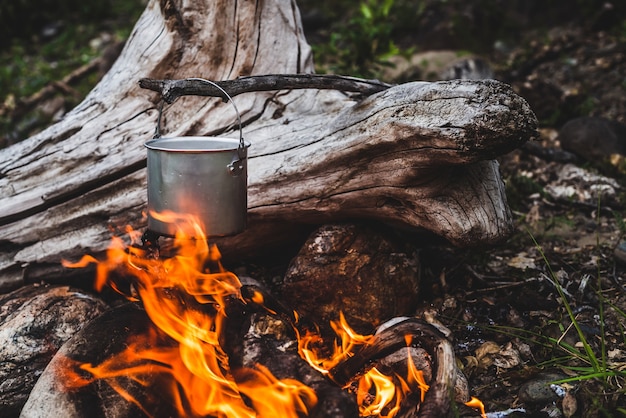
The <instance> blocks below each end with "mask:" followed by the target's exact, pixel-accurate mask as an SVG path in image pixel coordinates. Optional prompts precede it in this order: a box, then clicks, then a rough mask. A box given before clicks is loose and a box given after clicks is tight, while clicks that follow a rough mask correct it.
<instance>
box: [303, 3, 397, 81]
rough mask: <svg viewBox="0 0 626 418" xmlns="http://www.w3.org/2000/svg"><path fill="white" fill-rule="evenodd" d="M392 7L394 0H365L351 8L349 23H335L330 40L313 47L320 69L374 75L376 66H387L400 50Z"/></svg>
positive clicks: (362, 75) (364, 75) (365, 75)
mask: <svg viewBox="0 0 626 418" xmlns="http://www.w3.org/2000/svg"><path fill="white" fill-rule="evenodd" d="M393 6H394V0H363V1H362V2H361V3H360V4H359V6H358V9H356V10H355V9H353V10H350V12H349V14H350V16H351V17H350V18H349V19H348V21H347V24H343V22H338V23H339V24H335V25H333V27H332V33H331V35H330V39H329V42H328V43H326V44H320V45H317V46H315V45H314V46H313V48H314V51H315V54H316V57H319V58H320V61H321V62H323V63H324V64H323V67H325V68H322V69H321V70H322V71H324V70H327V71H328V72H333V73H339V74H350V75H354V76H361V77H371V76H373V75H374V74H375V67H376V66H377V65H387V64H388V61H387V60H388V58H389V57H390V56H392V55H395V54H398V53H399V52H400V49H399V48H398V47H397V46H396V44H395V43H394V41H393V39H392V29H393V20H392V19H391V12H392V8H393Z"/></svg>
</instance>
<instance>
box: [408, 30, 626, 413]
mask: <svg viewBox="0 0 626 418" xmlns="http://www.w3.org/2000/svg"><path fill="white" fill-rule="evenodd" d="M625 64H626V45H625V44H624V42H623V39H622V40H619V39H618V38H616V37H613V36H611V35H609V34H607V33H605V32H602V31H598V32H594V33H589V32H585V31H584V30H583V29H581V28H580V27H574V26H568V27H567V26H566V27H561V28H556V29H554V30H552V31H550V32H549V33H548V34H547V38H546V39H544V40H543V41H541V42H538V41H531V42H529V43H528V44H527V45H526V49H519V50H516V51H512V52H511V53H510V54H509V55H507V57H506V59H504V60H501V61H497V62H495V67H496V68H497V69H496V77H498V78H500V79H501V80H503V81H506V82H508V83H510V84H512V85H513V87H514V88H515V89H516V91H517V92H518V93H519V94H520V95H522V97H525V98H526V99H527V100H528V102H529V104H530V105H531V107H532V108H533V110H534V111H535V112H536V114H537V116H538V119H539V120H540V123H541V137H540V139H539V141H537V143H535V144H534V145H535V146H540V147H541V148H540V149H542V150H552V151H556V152H557V153H558V152H560V151H561V148H560V144H559V137H558V130H559V129H560V127H561V126H562V125H563V124H564V123H565V122H567V120H568V119H570V118H573V117H576V116H581V115H586V116H601V117H605V118H608V119H611V120H616V121H621V122H624V121H625V120H626V106H625V104H626V94H625V93H626V87H625V82H626V65H625ZM621 141H626V137H622V138H621ZM533 154H537V153H536V152H534V153H533V152H532V151H531V150H530V149H529V148H522V149H519V150H516V151H515V152H512V153H511V154H509V155H506V156H503V157H502V158H500V162H501V171H502V176H503V179H504V180H505V182H506V185H507V195H508V199H509V203H510V205H511V208H512V211H513V214H514V218H515V222H516V230H515V233H514V234H513V236H511V237H510V238H509V239H508V240H507V241H506V242H503V243H502V244H501V245H498V246H495V247H493V248H484V249H470V250H459V249H453V248H450V247H446V246H443V247H436V248H429V249H425V257H424V259H425V260H435V261H434V262H431V263H429V265H427V266H426V269H427V272H426V274H425V275H424V279H423V280H426V283H424V282H423V283H422V288H423V289H425V290H426V291H425V292H424V294H423V300H422V303H423V305H422V307H421V308H420V311H421V312H426V313H430V314H431V315H433V314H434V315H435V316H436V317H437V318H438V319H439V320H440V321H441V322H442V323H443V324H445V325H446V326H447V327H449V328H450V329H451V330H452V332H453V335H454V338H455V344H456V349H457V355H458V357H459V358H460V359H461V362H462V364H463V367H464V371H465V373H466V375H467V376H468V378H469V382H470V387H471V390H472V392H473V394H474V395H475V396H477V397H479V398H480V399H482V400H483V401H484V403H485V405H486V409H487V411H488V412H492V413H494V415H492V416H505V415H506V416H533V417H543V416H545V417H560V416H565V417H569V416H580V417H609V416H626V344H625V342H626V337H625V335H624V329H625V327H626V316H625V314H624V313H625V312H626V267H625V265H624V263H623V262H620V257H619V256H620V254H617V256H616V254H615V248H616V247H617V246H618V245H619V244H620V243H621V242H622V240H623V239H624V232H626V230H625V229H624V203H625V201H624V197H625V195H624V193H623V191H624V179H625V177H624V172H623V171H622V169H621V168H620V161H621V160H620V157H618V156H614V159H613V164H611V163H610V162H608V161H605V162H599V161H588V160H585V159H582V158H577V159H576V160H574V162H573V163H572V162H567V163H565V162H557V161H553V158H551V157H550V155H553V154H550V153H544V154H543V157H542V158H540V157H537V156H535V155H533ZM557 159H558V158H557ZM599 190H602V192H598V191H599ZM587 350H588V351H587ZM591 353H593V354H591ZM594 356H595V357H594ZM554 382H557V383H556V385H552V386H550V385H551V384H552V383H554ZM558 382H560V383H558ZM503 411H504V412H503ZM522 411H524V412H522ZM459 412H460V414H461V415H465V414H466V413H468V412H467V411H465V410H462V411H459ZM496 412H502V414H501V415H496V414H495V413H496ZM469 414H470V415H471V413H469Z"/></svg>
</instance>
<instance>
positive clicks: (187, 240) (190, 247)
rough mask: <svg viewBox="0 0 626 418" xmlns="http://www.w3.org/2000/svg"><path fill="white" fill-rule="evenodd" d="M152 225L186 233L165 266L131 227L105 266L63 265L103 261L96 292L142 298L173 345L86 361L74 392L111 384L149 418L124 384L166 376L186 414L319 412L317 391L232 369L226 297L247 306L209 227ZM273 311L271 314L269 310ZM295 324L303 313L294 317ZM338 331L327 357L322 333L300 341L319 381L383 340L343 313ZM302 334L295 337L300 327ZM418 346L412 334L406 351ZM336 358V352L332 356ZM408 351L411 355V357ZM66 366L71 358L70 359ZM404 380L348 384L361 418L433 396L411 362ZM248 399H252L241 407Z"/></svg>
mask: <svg viewBox="0 0 626 418" xmlns="http://www.w3.org/2000/svg"><path fill="white" fill-rule="evenodd" d="M151 216H154V217H155V219H160V220H162V221H164V222H169V223H175V224H176V225H178V226H180V228H179V232H178V233H177V234H176V237H175V239H174V247H175V249H176V251H175V255H174V256H173V257H171V258H167V259H154V258H151V257H150V256H149V254H148V252H147V251H146V250H145V249H143V248H141V246H138V245H136V244H139V238H140V233H138V232H137V231H133V230H132V229H130V228H128V229H127V233H128V235H129V236H130V241H131V245H130V246H127V245H126V244H125V243H124V242H123V240H122V239H120V238H113V240H112V243H111V246H110V247H109V249H108V250H107V255H106V258H105V259H104V260H102V261H99V260H97V259H95V258H94V257H91V256H84V257H83V258H82V259H81V260H79V261H78V262H76V263H69V262H66V261H64V262H63V265H64V266H66V267H85V266H87V265H89V264H96V281H95V288H96V289H97V290H98V291H100V290H102V289H103V288H104V286H105V285H108V286H110V287H112V288H113V289H115V290H116V291H118V292H120V293H122V294H124V295H125V296H127V297H128V298H129V299H133V300H141V301H142V303H143V306H144V308H145V310H146V312H147V314H148V316H149V317H150V319H151V320H152V322H153V323H154V324H155V325H156V326H157V328H158V330H159V332H161V333H162V334H163V335H167V336H168V337H169V338H171V340H173V341H175V344H174V345H172V344H171V343H170V344H163V341H160V340H159V338H161V340H162V339H163V337H162V335H161V337H159V335H160V334H159V335H157V332H156V331H155V332H154V333H151V334H150V335H147V336H143V337H136V338H135V339H134V340H133V341H129V342H128V348H127V349H126V350H125V351H123V352H122V353H119V354H118V355H115V356H113V357H111V358H109V359H107V360H106V361H104V362H102V363H101V364H98V365H91V364H82V365H80V366H79V367H78V368H72V367H70V366H68V367H67V368H66V369H67V370H65V373H66V375H65V376H64V377H65V381H66V382H67V384H66V388H67V389H68V390H71V389H75V388H78V387H80V386H83V385H87V384H89V383H91V382H93V381H94V380H97V379H104V380H105V381H106V382H107V383H109V384H110V385H111V386H112V387H113V388H114V389H115V390H116V391H117V392H118V393H119V394H120V395H121V396H123V397H124V398H125V399H126V400H127V401H129V402H132V403H133V404H135V405H137V406H138V407H139V408H142V410H144V412H146V413H147V411H146V410H145V409H144V408H143V406H142V405H141V402H140V401H139V400H137V399H135V398H134V397H133V396H132V395H131V394H130V393H128V392H127V391H126V389H124V387H123V386H122V385H121V384H120V383H119V382H118V379H120V378H122V379H131V380H133V381H134V382H136V383H138V384H140V385H148V384H150V379H151V376H154V375H155V374H161V375H166V376H169V377H170V379H171V380H172V381H171V384H170V385H169V387H170V389H169V390H170V396H171V399H172V401H173V404H174V405H175V406H176V408H177V410H178V412H179V414H180V415H181V416H190V415H194V416H206V415H210V416H216V417H242V418H247V417H257V416H258V417H275V416H279V417H297V416H302V415H306V414H307V411H308V410H309V409H310V408H312V407H313V406H315V404H316V403H317V397H316V395H315V392H314V391H313V390H312V389H310V388H309V387H307V386H305V385H304V384H302V383H300V382H298V381H296V380H293V379H282V380H279V379H277V378H275V377H274V376H273V375H272V374H271V372H270V371H269V370H267V369H266V368H265V367H263V366H261V365H257V366H256V369H237V370H231V369H230V368H229V363H228V356H227V354H226V353H225V352H224V351H223V349H222V347H221V346H220V342H219V337H220V335H222V328H223V323H224V320H225V311H224V309H225V306H226V299H227V298H238V299H241V300H243V298H242V296H241V293H240V289H241V283H240V281H239V279H238V278H237V276H235V275H234V274H233V273H231V272H228V271H226V270H224V268H223V266H222V264H221V262H220V259H221V255H220V253H219V250H218V249H217V247H216V246H215V245H209V244H208V243H207V241H206V239H205V234H204V231H203V228H202V226H201V224H200V223H199V222H197V220H196V219H195V218H194V217H191V216H182V215H178V214H174V213H160V214H156V213H154V214H152V213H151ZM112 273H116V275H118V276H122V277H132V282H133V285H134V286H135V288H136V289H135V290H136V292H137V294H138V298H133V297H131V296H130V295H127V294H126V293H128V292H123V291H122V290H121V289H120V288H119V287H118V285H117V284H116V283H115V282H114V281H112V280H110V277H112V276H113V274H112ZM251 300H252V301H253V302H254V303H257V304H259V305H262V304H263V302H264V300H263V294H261V293H260V292H254V294H253V295H252V297H251ZM268 312H270V313H272V312H273V311H271V310H270V309H269V308H268ZM294 318H296V321H297V320H298V313H297V312H295V311H294ZM331 327H332V329H333V330H334V332H335V334H336V336H337V337H336V338H335V340H334V341H333V342H332V348H331V349H330V350H327V347H326V344H324V342H323V341H322V338H321V336H319V335H317V334H315V333H313V332H310V331H309V332H307V333H306V334H305V335H298V351H299V353H300V355H301V357H302V358H303V359H305V360H306V361H307V362H308V363H309V364H310V365H311V366H312V367H313V368H315V369H316V370H318V371H319V372H320V373H322V374H328V370H331V369H332V368H333V367H335V366H337V365H338V364H339V363H340V362H342V361H344V360H345V359H346V358H348V357H350V356H352V355H353V353H355V352H356V351H357V350H358V349H359V347H361V346H364V345H368V344H372V343H373V342H374V341H375V339H376V336H374V335H360V334H358V333H356V332H355V331H354V330H353V329H352V328H351V327H350V326H349V325H348V323H347V321H346V319H345V316H344V315H343V313H340V316H339V320H338V321H332V322H331ZM296 332H298V330H296ZM410 344H411V339H410V336H407V338H406V345H407V347H409V346H410ZM328 351H330V354H328ZM407 351H408V352H409V350H407ZM68 361H69V360H68ZM407 362H408V367H407V371H406V376H405V377H404V378H403V377H401V376H398V375H394V376H386V375H384V374H383V373H381V372H380V371H379V370H378V369H376V368H371V369H370V370H369V371H367V373H365V374H364V375H363V376H361V377H360V378H359V380H358V381H357V382H356V383H355V384H354V385H350V386H351V387H354V386H356V390H355V392H356V397H357V401H358V404H359V412H360V414H361V416H379V417H388V418H391V417H393V416H394V415H396V413H397V412H398V411H399V409H400V405H401V402H402V400H403V399H404V398H405V396H406V395H407V394H408V393H411V392H415V391H417V390H419V391H420V393H421V399H422V401H423V400H424V394H425V393H426V391H427V390H428V388H429V387H428V385H427V384H426V382H425V380H424V377H423V374H422V372H421V371H420V370H418V369H417V368H416V367H415V365H414V363H413V361H412V360H411V355H410V352H409V355H408V360H407ZM244 399H245V401H244Z"/></svg>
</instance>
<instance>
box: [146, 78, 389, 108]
mask: <svg viewBox="0 0 626 418" xmlns="http://www.w3.org/2000/svg"><path fill="white" fill-rule="evenodd" d="M214 83H215V84H217V85H218V86H220V87H221V88H223V89H224V90H226V92H227V93H228V94H229V95H230V96H236V95H238V94H242V93H250V92H255V91H273V90H294V89H317V90H340V91H349V92H355V93H360V94H362V95H364V96H369V95H370V94H374V93H377V92H379V91H383V90H386V89H388V88H389V87H391V86H392V85H391V84H387V83H382V82H380V81H378V80H364V79H361V78H355V77H347V76H341V75H318V74H268V75H257V76H249V77H239V78H237V79H235V80H223V81H214ZM139 86H140V87H141V88H144V89H148V90H153V91H156V92H157V93H160V94H161V96H162V97H163V100H165V101H166V102H167V103H172V102H173V101H174V100H176V99H177V98H179V97H180V96H189V95H193V96H212V97H221V98H223V99H225V100H226V99H227V98H226V97H224V94H223V93H222V92H221V91H220V90H219V89H217V88H216V87H215V86H213V85H211V84H209V83H206V82H204V81H203V80H202V79H200V78H186V79H182V80H154V79H150V78H142V79H141V80H139Z"/></svg>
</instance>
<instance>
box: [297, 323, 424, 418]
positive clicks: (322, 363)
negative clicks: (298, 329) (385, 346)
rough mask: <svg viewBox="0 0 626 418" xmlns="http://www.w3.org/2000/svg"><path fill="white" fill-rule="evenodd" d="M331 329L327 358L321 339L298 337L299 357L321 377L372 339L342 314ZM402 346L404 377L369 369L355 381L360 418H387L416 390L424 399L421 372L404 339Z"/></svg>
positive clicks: (310, 336)
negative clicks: (330, 343)
mask: <svg viewBox="0 0 626 418" xmlns="http://www.w3.org/2000/svg"><path fill="white" fill-rule="evenodd" d="M331 327H332V329H333V330H334V332H335V334H336V335H337V338H336V339H335V341H334V344H333V349H332V352H331V353H330V354H329V355H326V354H325V351H324V347H323V341H322V338H321V337H320V336H319V335H318V334H316V333H312V332H308V333H307V334H305V335H304V336H302V337H300V338H298V340H299V352H300V356H301V357H302V358H304V359H305V360H306V361H307V362H308V363H309V364H310V365H311V366H312V367H313V368H315V369H316V370H318V371H320V372H321V373H322V374H328V371H329V370H331V369H332V368H333V367H335V366H336V365H338V364H339V363H341V362H342V361H343V360H345V359H346V358H348V357H350V356H351V355H353V353H354V352H355V351H356V350H357V349H358V348H359V347H361V346H364V345H368V344H372V343H373V342H374V341H375V339H376V336H375V335H360V334H358V333H356V332H355V331H354V330H353V329H352V328H350V326H349V325H348V323H347V321H346V319H345V316H344V314H343V312H340V313H339V320H338V321H331ZM406 344H407V376H406V377H402V376H398V375H395V376H387V375H385V374H383V373H381V372H380V371H379V370H378V369H377V368H376V367H372V368H371V369H370V370H368V371H367V373H365V374H364V375H363V376H361V377H360V378H359V379H358V380H357V381H356V396H357V404H358V405H359V413H360V415H361V416H378V417H382V418H385V417H387V418H391V417H393V416H395V415H396V414H397V412H398V411H399V410H400V404H401V403H402V400H403V399H404V398H405V396H406V395H407V394H409V393H412V392H415V391H417V390H419V391H420V394H421V400H422V401H423V400H424V395H425V393H426V391H427V390H428V388H429V386H428V385H427V384H426V381H425V380H424V375H423V373H422V372H421V370H418V369H417V368H416V367H415V364H414V363H413V361H412V360H411V353H410V351H409V350H408V347H409V346H410V344H411V339H410V338H408V337H407V338H406ZM349 386H350V387H352V386H354V385H352V384H351V385H349Z"/></svg>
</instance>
